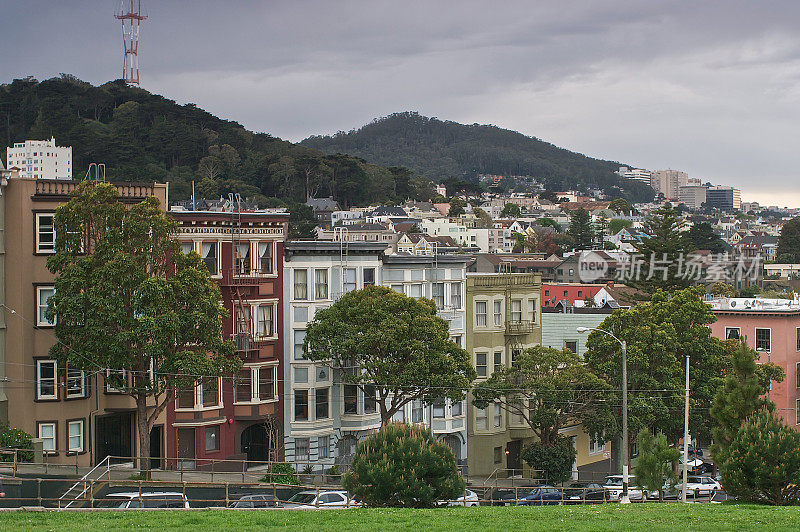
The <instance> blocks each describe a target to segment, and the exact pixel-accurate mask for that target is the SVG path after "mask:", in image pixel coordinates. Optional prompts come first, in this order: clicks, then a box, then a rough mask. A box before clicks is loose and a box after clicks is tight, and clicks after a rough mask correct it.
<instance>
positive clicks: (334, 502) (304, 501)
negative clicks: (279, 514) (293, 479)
mask: <svg viewBox="0 0 800 532" xmlns="http://www.w3.org/2000/svg"><path fill="white" fill-rule="evenodd" d="M356 506H361V503H359V502H358V501H356V500H355V499H353V498H352V497H350V495H349V494H348V493H347V492H346V491H343V490H325V491H319V492H318V491H316V490H307V491H301V492H300V493H295V494H294V495H292V496H291V497H289V500H288V501H286V503H285V504H284V505H283V507H284V508H295V509H304V510H307V509H311V508H354V507H356Z"/></svg>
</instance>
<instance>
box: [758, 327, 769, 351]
mask: <svg viewBox="0 0 800 532" xmlns="http://www.w3.org/2000/svg"><path fill="white" fill-rule="evenodd" d="M770 333H771V331H770V329H756V351H769V348H770Z"/></svg>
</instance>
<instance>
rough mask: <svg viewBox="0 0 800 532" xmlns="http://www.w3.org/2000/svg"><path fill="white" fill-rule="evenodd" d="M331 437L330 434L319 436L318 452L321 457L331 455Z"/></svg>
mask: <svg viewBox="0 0 800 532" xmlns="http://www.w3.org/2000/svg"><path fill="white" fill-rule="evenodd" d="M330 441H331V439H330V437H329V436H320V437H318V438H317V454H318V455H319V458H320V459H324V458H330V457H331V443H330Z"/></svg>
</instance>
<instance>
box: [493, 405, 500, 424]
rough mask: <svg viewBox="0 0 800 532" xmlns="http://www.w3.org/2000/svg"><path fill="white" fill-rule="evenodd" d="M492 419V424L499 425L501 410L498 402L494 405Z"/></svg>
mask: <svg viewBox="0 0 800 532" xmlns="http://www.w3.org/2000/svg"><path fill="white" fill-rule="evenodd" d="M493 419H494V426H495V427H499V426H500V422H501V420H502V415H501V410H500V405H499V404H496V405H494V418H493Z"/></svg>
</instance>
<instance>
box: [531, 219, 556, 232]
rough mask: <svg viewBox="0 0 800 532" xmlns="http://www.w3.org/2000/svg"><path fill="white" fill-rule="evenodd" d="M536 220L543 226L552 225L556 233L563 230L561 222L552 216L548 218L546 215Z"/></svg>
mask: <svg viewBox="0 0 800 532" xmlns="http://www.w3.org/2000/svg"><path fill="white" fill-rule="evenodd" d="M536 222H537V223H538V224H539V225H541V226H542V227H552V228H553V230H554V231H555V232H556V233H560V232H561V225H559V223H558V222H557V221H555V220H553V219H552V218H548V217H546V216H545V217H542V218H539V219H538V220H536Z"/></svg>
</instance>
